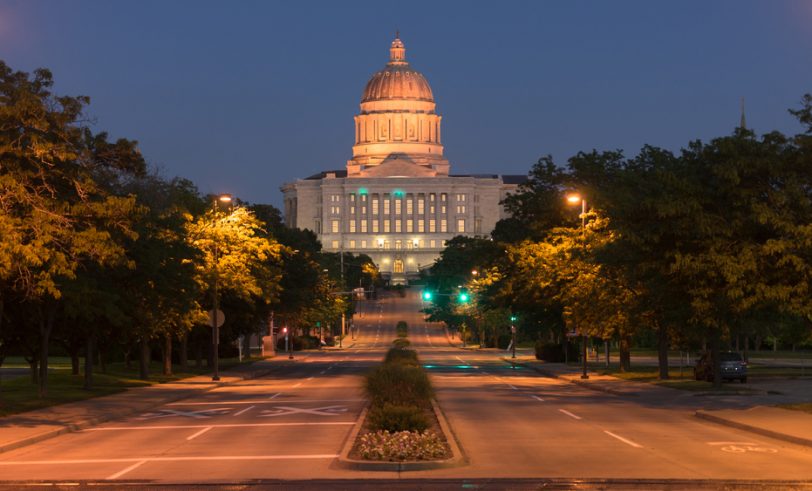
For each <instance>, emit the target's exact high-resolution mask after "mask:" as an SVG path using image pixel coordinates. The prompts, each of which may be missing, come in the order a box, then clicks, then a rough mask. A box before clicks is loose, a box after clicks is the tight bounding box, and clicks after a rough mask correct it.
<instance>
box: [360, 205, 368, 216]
mask: <svg viewBox="0 0 812 491" xmlns="http://www.w3.org/2000/svg"><path fill="white" fill-rule="evenodd" d="M361 214H362V215H366V214H367V207H366V206H362V207H361Z"/></svg>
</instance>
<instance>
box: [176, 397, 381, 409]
mask: <svg viewBox="0 0 812 491" xmlns="http://www.w3.org/2000/svg"><path fill="white" fill-rule="evenodd" d="M275 397H276V396H274V397H271V398H269V399H253V400H248V401H228V402H172V403H169V404H167V405H168V406H219V405H221V404H231V405H232V406H236V405H244V404H298V403H301V402H361V401H365V400H366V399H294V400H279V401H273V402H269V401H270V400H271V399H275ZM229 409H231V408H229Z"/></svg>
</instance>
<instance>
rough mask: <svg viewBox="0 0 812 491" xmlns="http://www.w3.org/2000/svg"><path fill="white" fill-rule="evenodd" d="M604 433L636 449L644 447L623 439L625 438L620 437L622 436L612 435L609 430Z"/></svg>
mask: <svg viewBox="0 0 812 491" xmlns="http://www.w3.org/2000/svg"><path fill="white" fill-rule="evenodd" d="M603 432H604V433H606V434H607V435H609V436H611V437H613V438H617V439H618V440H620V441H622V442H623V443H625V444H626V445H631V446H632V447H634V448H643V446H642V445H638V444H637V443H634V442H633V441H631V440H627V439H625V438H623V437H622V436H620V435H615V434H614V433H612V432H611V431H609V430H603Z"/></svg>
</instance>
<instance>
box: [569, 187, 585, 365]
mask: <svg viewBox="0 0 812 491" xmlns="http://www.w3.org/2000/svg"><path fill="white" fill-rule="evenodd" d="M567 203H569V204H571V205H577V204H578V203H581V238H582V239H585V238H586V199H585V198H583V197H582V196H581V195H579V194H570V195H569V196H567ZM581 334H582V344H583V354H582V358H583V366H584V372H583V373H582V374H581V378H582V379H587V378H589V375H588V374H587V373H586V341H587V336H586V329H585V328H584V327H583V326H581Z"/></svg>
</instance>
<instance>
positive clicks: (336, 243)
mask: <svg viewBox="0 0 812 491" xmlns="http://www.w3.org/2000/svg"><path fill="white" fill-rule="evenodd" d="M333 249H338V241H337V240H334V241H333Z"/></svg>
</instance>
